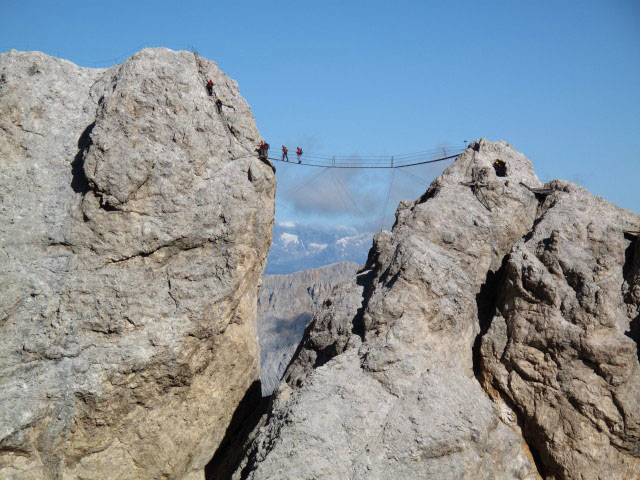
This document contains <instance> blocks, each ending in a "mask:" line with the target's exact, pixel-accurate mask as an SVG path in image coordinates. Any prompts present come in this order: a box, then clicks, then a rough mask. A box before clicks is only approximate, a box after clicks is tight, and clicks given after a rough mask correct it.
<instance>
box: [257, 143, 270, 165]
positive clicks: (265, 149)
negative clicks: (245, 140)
mask: <svg viewBox="0 0 640 480" xmlns="http://www.w3.org/2000/svg"><path fill="white" fill-rule="evenodd" d="M256 152H258V158H259V159H260V160H265V161H266V160H267V158H269V144H268V143H267V142H265V141H262V142H260V144H259V145H258V148H256Z"/></svg>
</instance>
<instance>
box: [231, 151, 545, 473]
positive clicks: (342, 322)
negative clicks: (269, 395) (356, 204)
mask: <svg viewBox="0 0 640 480" xmlns="http://www.w3.org/2000/svg"><path fill="white" fill-rule="evenodd" d="M474 147H475V149H469V150H467V151H466V152H465V153H464V154H463V155H462V156H461V157H460V158H459V159H458V160H457V161H456V162H455V163H453V164H452V165H451V166H450V167H449V168H448V169H447V171H446V172H445V173H444V174H443V175H442V176H441V177H439V178H438V179H437V180H436V181H435V182H434V183H433V184H432V186H431V187H430V189H429V190H428V191H427V192H426V193H425V195H424V196H423V197H422V198H420V199H419V200H418V201H416V202H414V203H409V202H404V203H402V204H401V205H400V207H399V209H398V212H397V221H396V224H395V226H394V228H393V233H389V232H383V233H381V234H380V235H378V236H377V238H376V239H375V243H374V247H373V249H372V251H371V252H370V254H369V260H368V262H367V266H366V268H367V269H368V270H369V271H365V272H363V273H362V274H360V275H359V276H358V278H357V281H356V282H355V284H352V285H351V286H347V285H345V286H343V287H341V288H339V289H338V290H337V292H336V293H335V295H333V296H332V297H330V298H329V299H328V300H327V301H326V302H325V305H326V307H325V308H323V310H321V311H320V312H319V313H318V314H317V315H316V318H315V319H314V320H313V323H312V324H311V325H310V327H309V329H308V331H307V333H306V335H305V338H304V339H303V342H302V343H301V346H300V348H299V350H298V353H297V355H296V357H294V360H293V362H292V364H291V365H290V367H289V369H288V370H287V372H286V373H285V378H284V382H283V383H281V384H280V386H279V389H278V391H277V395H276V398H275V400H274V404H273V408H272V411H271V412H270V414H269V416H268V417H267V418H265V420H264V422H263V423H262V425H261V426H260V428H259V429H258V430H257V431H256V432H255V438H254V439H253V442H252V444H251V446H250V448H249V450H248V454H247V456H246V458H245V459H244V461H243V462H242V464H241V465H240V467H239V468H238V470H237V471H236V474H235V478H243V479H244V478H250V479H267V478H287V479H289V478H290V479H293V478H296V479H302V478H306V479H311V478H314V479H334V478H349V479H365V478H366V479H388V478H411V479H418V478H424V479H427V478H428V479H432V478H486V479H496V478H519V479H532V478H537V473H536V467H535V465H534V463H533V460H532V458H531V455H530V452H529V450H528V448H527V446H526V444H525V443H524V442H523V439H522V436H521V434H520V431H519V428H518V425H517V422H516V419H515V416H514V415H513V412H511V411H510V410H509V409H508V407H506V406H501V408H502V411H501V410H500V409H499V408H498V407H496V406H495V404H494V403H493V402H492V401H491V399H490V398H489V396H488V395H487V394H485V392H484V391H483V389H482V388H481V386H480V384H479V383H478V381H477V380H476V378H475V376H474V368H473V367H474V362H473V347H474V344H475V341H476V337H477V335H478V334H479V332H480V325H479V322H478V313H479V308H480V306H479V304H478V295H479V294H480V292H481V291H482V290H483V284H485V283H486V279H487V273H488V272H491V271H494V270H498V269H499V268H500V265H501V263H502V260H503V258H504V256H505V255H506V254H507V253H508V252H509V250H510V249H511V247H512V245H513V244H514V243H516V242H517V241H518V240H519V239H520V238H522V236H523V235H525V234H526V233H527V232H528V231H529V230H530V229H531V227H532V225H533V223H534V220H535V218H536V213H537V205H538V202H537V200H536V198H535V195H534V194H533V193H531V192H530V191H529V190H528V189H527V188H525V187H524V186H522V185H521V184H520V182H522V183H525V184H527V185H529V186H531V187H539V186H540V182H539V181H538V179H537V178H536V176H535V174H534V172H533V169H532V167H531V162H530V161H529V160H527V159H526V158H525V157H523V156H522V155H521V154H519V153H518V152H516V151H515V150H514V149H513V148H512V147H510V146H509V145H508V144H506V143H504V142H499V143H489V142H486V141H481V142H480V143H478V144H475V145H474ZM496 158H499V159H502V160H504V161H506V163H507V165H508V171H509V173H508V175H507V176H506V177H498V176H497V175H496V172H495V170H494V168H493V162H494V161H495V160H496ZM470 181H476V182H480V183H481V185H482V187H481V188H480V189H478V188H477V187H471V186H467V185H462V184H461V182H470ZM503 418H506V420H503Z"/></svg>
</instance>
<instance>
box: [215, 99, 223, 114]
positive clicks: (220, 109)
mask: <svg viewBox="0 0 640 480" xmlns="http://www.w3.org/2000/svg"><path fill="white" fill-rule="evenodd" d="M216 108H217V109H218V113H222V100H220V97H219V96H217V95H216Z"/></svg>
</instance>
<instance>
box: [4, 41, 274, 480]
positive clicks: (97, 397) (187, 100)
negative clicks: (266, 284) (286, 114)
mask: <svg viewBox="0 0 640 480" xmlns="http://www.w3.org/2000/svg"><path fill="white" fill-rule="evenodd" d="M208 78H212V80H213V81H214V83H215V87H214V88H215V90H216V93H217V94H218V95H219V96H220V97H221V99H222V102H223V104H224V106H223V109H222V110H223V111H222V114H219V113H218V112H217V111H216V108H215V105H214V104H213V102H212V101H211V98H210V97H208V96H207V94H206V90H205V88H204V85H205V82H206V80H207V79H208ZM257 141H259V134H258V131H257V129H256V127H255V123H254V120H253V117H252V115H251V113H250V111H249V108H248V106H247V104H246V102H245V101H244V100H243V99H242V98H241V97H240V96H239V94H238V89H237V85H236V83H235V82H233V81H232V80H230V79H228V78H227V77H226V76H225V75H224V74H223V73H222V72H221V71H220V70H219V69H218V68H217V66H216V65H215V64H214V63H213V62H210V61H208V60H205V59H202V58H198V57H197V56H194V55H193V54H192V53H189V52H172V51H170V50H166V49H147V50H143V51H141V52H140V53H138V54H136V55H134V56H133V57H131V58H130V59H128V60H127V61H126V62H124V63H123V64H121V65H117V66H115V67H112V68H109V69H106V70H93V69H86V68H79V67H77V66H75V65H73V64H71V63H69V62H67V61H64V60H59V59H55V58H51V57H48V56H46V55H43V54H41V53H37V52H29V53H21V52H16V51H11V52H9V53H6V54H3V55H1V56H0V183H1V185H0V291H1V292H2V294H1V301H0V338H1V340H0V478H3V479H5V478H6V479H40V478H47V479H59V478H70V479H71V478H85V479H89V478H91V479H94V478H112V479H152V478H153V479H156V478H174V479H179V478H183V477H184V476H185V475H190V478H193V476H194V475H196V472H198V471H201V470H202V468H203V467H204V465H205V464H206V463H207V461H208V460H209V459H210V458H211V457H212V455H213V453H214V452H215V450H216V448H217V447H218V445H219V444H220V443H221V440H222V438H223V436H224V434H225V430H226V428H227V426H228V424H229V421H230V419H231V417H232V415H233V413H234V411H235V409H236V406H237V405H238V403H239V402H240V401H241V399H242V398H243V396H244V395H245V392H247V391H248V390H249V388H250V386H251V385H252V384H254V383H255V382H257V381H258V378H259V376H258V375H259V366H258V345H257V341H256V325H255V315H256V296H257V289H258V283H259V280H260V276H261V274H262V271H263V268H264V263H265V257H266V254H267V251H268V248H269V244H270V240H271V230H272V222H273V210H274V206H273V196H274V191H275V179H274V175H273V172H272V169H271V168H270V166H268V165H265V164H262V163H260V162H259V161H258V160H257V159H255V158H251V157H249V156H248V154H250V153H251V152H252V149H253V148H254V145H255V144H256V143H257Z"/></svg>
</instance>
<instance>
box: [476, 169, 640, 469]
mask: <svg viewBox="0 0 640 480" xmlns="http://www.w3.org/2000/svg"><path fill="white" fill-rule="evenodd" d="M551 185H552V186H553V187H554V188H555V189H556V190H557V193H555V194H553V195H550V196H548V197H547V199H546V200H545V201H544V202H543V203H542V204H541V207H540V208H541V211H540V214H539V216H538V220H537V221H536V225H535V227H534V228H533V230H532V231H531V233H530V234H529V235H527V236H526V237H525V238H524V239H522V240H521V241H520V242H518V243H517V244H516V246H515V247H514V248H513V250H512V252H511V254H510V255H509V258H508V261H507V262H506V264H505V268H504V273H503V277H502V279H501V282H500V283H501V288H500V289H499V291H498V292H497V293H496V295H497V298H496V306H497V308H496V313H495V316H494V317H493V319H492V320H491V323H490V326H488V332H487V334H486V335H485V336H484V337H483V339H482V356H481V361H482V372H483V379H484V383H485V385H486V387H487V389H488V390H489V391H491V389H496V390H497V392H499V395H500V396H498V395H496V399H497V401H501V398H504V399H505V401H507V402H509V403H510V404H512V405H514V406H515V408H516V409H517V411H518V413H519V415H521V417H522V418H523V421H524V432H525V437H526V438H527V440H528V442H529V443H530V444H531V445H533V446H534V447H535V449H536V450H537V451H538V454H539V455H540V457H541V461H542V462H543V464H544V465H545V472H546V473H547V474H548V475H549V476H555V478H563V479H564V478H567V479H604V478H607V479H629V478H640V366H639V364H638V345H639V342H640V337H639V336H638V330H637V324H638V319H639V318H640V317H639V315H640V278H639V276H640V264H639V262H638V259H639V257H640V256H639V254H638V253H639V252H640V241H639V240H638V239H637V238H636V237H634V236H632V235H625V234H624V233H623V232H624V231H625V230H638V227H639V226H640V218H639V217H638V216H637V215H635V214H633V213H631V212H628V211H625V210H623V209H621V208H618V207H616V206H614V205H612V204H610V203H608V202H606V201H604V200H602V199H601V198H598V197H594V196H592V195H590V194H589V193H588V192H586V191H585V190H584V189H582V188H580V187H578V186H577V185H573V184H570V183H567V182H561V181H555V182H552V184H551ZM634 326H635V328H636V330H635V331H634Z"/></svg>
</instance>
